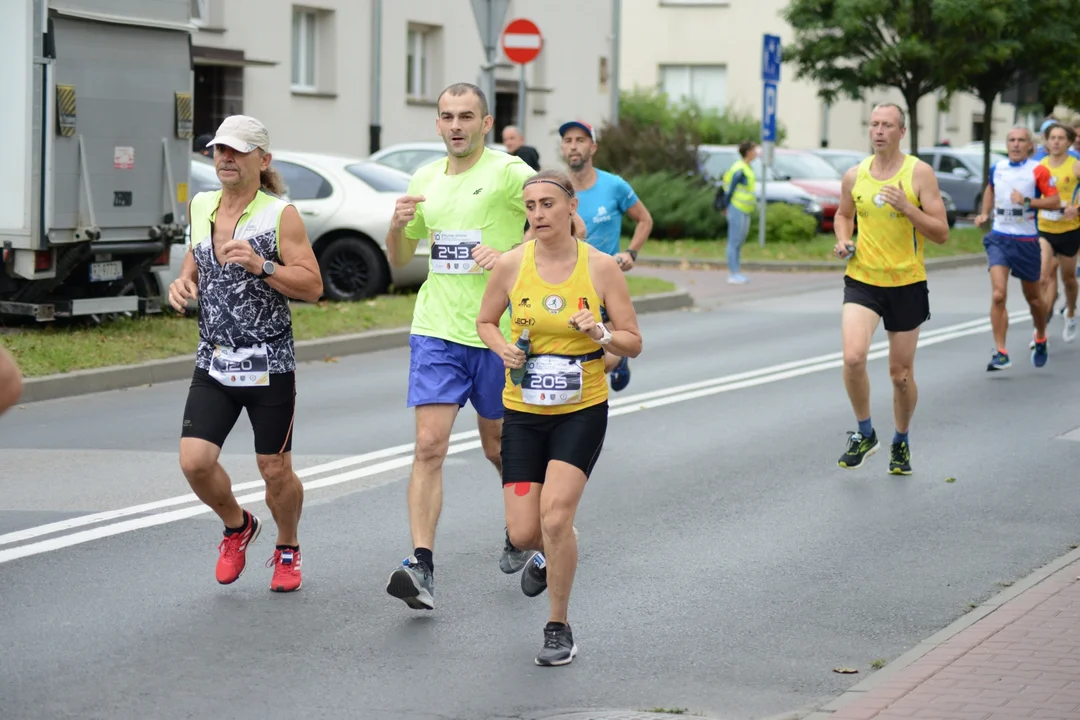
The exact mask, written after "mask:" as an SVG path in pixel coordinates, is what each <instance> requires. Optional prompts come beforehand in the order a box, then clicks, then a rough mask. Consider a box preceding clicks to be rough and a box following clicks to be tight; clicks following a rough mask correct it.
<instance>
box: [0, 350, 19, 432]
mask: <svg viewBox="0 0 1080 720" xmlns="http://www.w3.org/2000/svg"><path fill="white" fill-rule="evenodd" d="M22 392H23V379H22V373H21V372H20V371H19V366H18V365H17V364H16V363H15V358H13V357H11V355H10V354H9V353H8V351H7V350H5V349H4V347H3V346H2V345H0V415H2V414H4V412H6V411H7V410H8V408H10V407H11V406H12V405H14V404H15V403H17V402H19V398H20V397H22Z"/></svg>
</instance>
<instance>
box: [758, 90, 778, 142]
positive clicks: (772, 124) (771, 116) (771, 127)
mask: <svg viewBox="0 0 1080 720" xmlns="http://www.w3.org/2000/svg"><path fill="white" fill-rule="evenodd" d="M761 105H762V108H761V141H762V142H776V83H771V82H767V83H765V94H764V97H763V98H762V103H761Z"/></svg>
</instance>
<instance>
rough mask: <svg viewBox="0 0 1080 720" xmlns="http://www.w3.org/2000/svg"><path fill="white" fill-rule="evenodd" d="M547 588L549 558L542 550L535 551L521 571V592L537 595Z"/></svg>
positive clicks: (531, 595) (530, 595)
mask: <svg viewBox="0 0 1080 720" xmlns="http://www.w3.org/2000/svg"><path fill="white" fill-rule="evenodd" d="M545 590H547V558H545V557H544V553H542V552H539V551H537V552H534V553H533V556H532V557H531V558H529V561H528V562H527V563H525V569H524V570H522V571H521V592H523V593H525V594H526V595H528V596H529V597H536V596H537V595H539V594H540V593H542V592H544V591H545Z"/></svg>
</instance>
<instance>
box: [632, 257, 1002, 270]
mask: <svg viewBox="0 0 1080 720" xmlns="http://www.w3.org/2000/svg"><path fill="white" fill-rule="evenodd" d="M985 263H986V255H984V254H982V253H974V254H971V255H957V256H955V257H946V258H930V259H929V260H927V261H926V270H927V272H929V271H931V270H949V269H952V268H959V267H971V266H975V265H984V264H985ZM640 266H645V267H648V266H652V267H674V268H682V267H687V268H703V269H707V270H721V269H725V268H727V261H725V260H723V259H720V258H716V259H710V258H698V259H690V258H668V257H655V256H648V257H647V256H644V255H642V256H639V257H638V259H637V261H636V262H635V267H640ZM742 268H743V269H744V270H771V271H774V272H822V271H830V270H836V271H842V270H843V269H844V264H843V263H842V262H839V261H835V262H834V261H831V260H801V261H795V260H790V261H789V260H744V261H743V262H742Z"/></svg>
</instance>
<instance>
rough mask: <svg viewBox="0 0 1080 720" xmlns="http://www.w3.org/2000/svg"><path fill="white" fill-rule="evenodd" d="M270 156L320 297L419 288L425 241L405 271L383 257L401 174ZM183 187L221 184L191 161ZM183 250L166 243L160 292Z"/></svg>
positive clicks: (203, 164) (205, 164)
mask: <svg viewBox="0 0 1080 720" xmlns="http://www.w3.org/2000/svg"><path fill="white" fill-rule="evenodd" d="M273 158H274V159H273V161H272V167H273V168H274V169H276V170H277V171H278V172H279V173H281V176H282V178H283V179H284V180H285V184H286V186H287V191H286V194H285V199H286V200H288V201H290V202H292V203H293V204H294V205H295V206H296V209H297V210H298V211H299V212H300V217H301V218H303V220H304V226H305V228H306V229H307V234H308V239H309V240H310V241H311V243H312V246H313V247H314V250H315V257H316V258H318V260H319V268H320V269H321V271H322V276H323V294H324V296H325V297H326V298H327V299H330V300H360V299H363V298H368V297H372V296H374V295H378V294H380V293H383V292H386V290H387V289H388V288H389V286H390V285H391V284H393V285H394V286H395V287H403V288H412V287H418V286H420V285H421V284H423V282H424V280H425V279H426V278H427V271H428V253H429V248H428V245H427V243H426V242H421V243H419V244H418V245H417V248H416V253H415V255H414V256H413V260H412V261H411V262H410V263H409V264H408V265H407V266H405V267H404V268H395V267H392V266H391V265H390V263H389V260H388V259H387V255H386V234H387V232H388V231H389V229H390V218H391V216H392V215H393V212H394V203H395V201H396V200H397V198H398V197H400V196H401V195H404V194H405V191H406V190H407V189H408V186H409V176H408V175H406V174H405V173H403V172H401V171H398V170H394V169H393V168H389V167H386V166H383V165H379V164H377V163H372V162H368V161H364V160H359V159H356V158H350V157H339V156H333V155H321V154H317V153H298V152H289V151H286V150H278V151H275V152H274V153H273ZM190 185H191V193H190V194H191V195H194V194H195V193H198V192H204V191H207V190H216V189H218V188H220V187H221V183H220V182H219V181H218V179H217V173H216V171H215V170H214V165H213V162H212V161H211V160H210V159H209V158H206V157H204V156H202V155H193V156H192V161H191V183H190ZM189 232H190V230H189ZM185 252H186V247H184V246H180V245H175V246H173V248H172V252H171V262H170V264H169V267H168V268H162V269H161V270H159V271H157V275H158V282H159V283H160V284H161V287H162V288H163V292H167V289H168V287H169V284H170V283H171V282H172V281H173V279H175V278H176V276H177V275H178V274H179V272H180V264H181V262H182V261H183V256H184V253H185Z"/></svg>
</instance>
